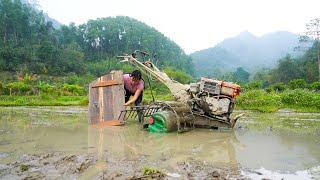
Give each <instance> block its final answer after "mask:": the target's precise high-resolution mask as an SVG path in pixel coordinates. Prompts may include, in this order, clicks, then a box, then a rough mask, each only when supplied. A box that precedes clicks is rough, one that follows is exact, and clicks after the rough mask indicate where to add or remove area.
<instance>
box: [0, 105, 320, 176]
mask: <svg viewBox="0 0 320 180" xmlns="http://www.w3.org/2000/svg"><path fill="white" fill-rule="evenodd" d="M235 113H240V112H235ZM245 113H246V116H245V117H244V118H242V119H240V120H239V122H238V124H237V127H236V128H235V130H209V129H196V130H193V131H191V132H187V133H183V134H176V133H169V134H152V133H148V132H146V131H143V130H141V128H140V126H139V125H138V123H137V122H136V121H133V120H132V121H129V122H128V124H127V125H126V126H124V127H106V128H97V127H93V126H88V124H87V110H86V108H82V107H6V108H4V107H2V108H0V115H1V116H0V164H6V163H11V162H14V161H16V160H18V159H19V158H20V157H21V156H23V155H24V154H43V153H51V152H63V153H68V154H81V153H90V154H94V155H95V156H96V158H97V159H98V161H97V166H95V167H94V168H89V169H88V170H87V171H86V172H85V173H83V177H84V178H88V177H91V176H94V175H95V174H96V173H98V172H99V171H102V170H103V169H104V168H105V166H107V165H106V164H103V163H105V159H106V158H108V157H107V156H112V157H117V158H119V159H138V160H140V159H141V158H143V159H144V161H143V162H152V163H150V164H148V165H150V166H156V167H158V168H160V169H170V168H168V167H174V166H176V165H177V163H178V162H184V161H186V160H190V159H192V160H199V161H201V162H208V163H212V164H214V165H215V166H221V167H241V172H242V174H243V175H245V176H246V177H249V178H253V179H261V177H262V174H264V175H266V177H271V178H273V179H277V178H279V179H281V177H287V178H289V179H294V178H296V179H301V178H305V179H308V178H312V177H314V178H320V176H319V172H320V168H319V167H320V136H319V135H320V113H294V112H291V111H287V110H283V111H280V112H277V113H272V114H269V113H268V114H266V113H256V112H250V111H247V112H245ZM141 162H142V161H141ZM109 166H110V165H109ZM97 167H99V168H97ZM119 168H125V167H119ZM172 169H173V168H171V170H169V171H171V172H172V173H174V172H173V171H174V170H172ZM0 172H1V171H0ZM0 175H1V173H0ZM0 178H1V177H0Z"/></svg>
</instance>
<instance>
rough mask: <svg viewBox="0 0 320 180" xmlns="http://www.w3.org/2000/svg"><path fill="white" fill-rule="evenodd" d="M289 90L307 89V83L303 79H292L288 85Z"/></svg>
mask: <svg viewBox="0 0 320 180" xmlns="http://www.w3.org/2000/svg"><path fill="white" fill-rule="evenodd" d="M288 86H289V88H290V89H299V88H300V89H303V88H306V87H307V82H306V81H305V80H304V79H294V80H291V81H290V82H289V84H288Z"/></svg>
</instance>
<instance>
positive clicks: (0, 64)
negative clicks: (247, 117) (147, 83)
mask: <svg viewBox="0 0 320 180" xmlns="http://www.w3.org/2000/svg"><path fill="white" fill-rule="evenodd" d="M0 24H1V25H0V35H1V37H2V38H1V40H0V71H8V72H21V73H24V74H25V73H35V74H46V75H53V76H58V75H59V76H61V75H66V74H69V73H74V74H78V75H83V74H88V73H90V74H91V75H93V76H99V75H102V74H105V73H106V72H108V71H109V70H111V69H115V68H123V65H122V64H119V62H118V61H117V60H116V59H115V57H116V56H117V55H122V54H124V53H132V52H133V51H134V50H144V51H147V52H149V53H150V57H151V58H152V59H153V60H154V61H155V63H157V65H158V66H159V67H160V68H162V67H174V68H176V69H179V70H181V71H183V72H186V73H188V74H193V73H194V68H193V65H192V61H191V58H190V57H189V56H187V55H186V54H185V53H184V51H183V50H182V49H181V48H180V47H179V46H178V45H177V44H175V43H174V42H173V41H171V40H170V39H168V38H167V37H165V36H164V35H163V34H161V33H160V32H158V31H157V30H156V29H154V28H152V27H150V26H148V25H146V24H144V23H142V22H139V21H137V20H135V19H132V18H129V17H123V16H119V17H108V18H100V19H97V20H90V21H88V22H87V23H85V24H81V25H79V26H76V25H75V24H70V25H68V26H65V25H62V26H61V27H60V28H59V29H55V28H54V27H53V25H52V22H50V21H46V20H45V16H44V14H43V12H41V11H39V10H37V9H36V8H34V5H32V4H28V3H24V1H21V0H0Z"/></svg>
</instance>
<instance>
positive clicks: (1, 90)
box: [0, 82, 4, 95]
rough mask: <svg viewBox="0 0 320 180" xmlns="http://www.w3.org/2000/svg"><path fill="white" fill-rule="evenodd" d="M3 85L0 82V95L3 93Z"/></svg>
mask: <svg viewBox="0 0 320 180" xmlns="http://www.w3.org/2000/svg"><path fill="white" fill-rule="evenodd" d="M3 89H4V88H3V84H2V82H0V95H1V94H2V92H3Z"/></svg>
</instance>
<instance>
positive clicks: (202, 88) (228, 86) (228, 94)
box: [188, 77, 240, 120]
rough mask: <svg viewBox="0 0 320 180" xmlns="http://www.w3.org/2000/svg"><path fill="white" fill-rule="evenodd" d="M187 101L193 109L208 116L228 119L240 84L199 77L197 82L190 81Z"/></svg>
mask: <svg viewBox="0 0 320 180" xmlns="http://www.w3.org/2000/svg"><path fill="white" fill-rule="evenodd" d="M189 93H190V94H191V96H192V98H191V100H189V101H188V104H189V106H190V107H191V108H192V110H193V111H195V112H197V113H199V114H201V115H206V116H210V117H217V116H218V117H221V118H222V119H225V120H229V116H230V114H231V113H232V111H233V108H234V104H235V98H236V97H237V96H238V95H239V94H240V86H239V85H237V84H233V83H230V82H224V81H218V80H214V79H208V78H203V77H202V78H201V80H200V82H198V83H191V84H190V89H189Z"/></svg>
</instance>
